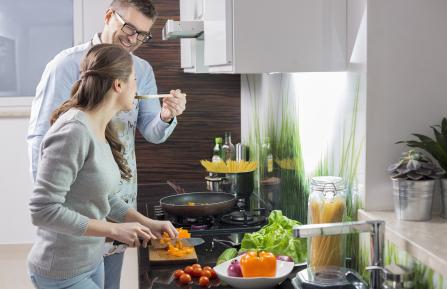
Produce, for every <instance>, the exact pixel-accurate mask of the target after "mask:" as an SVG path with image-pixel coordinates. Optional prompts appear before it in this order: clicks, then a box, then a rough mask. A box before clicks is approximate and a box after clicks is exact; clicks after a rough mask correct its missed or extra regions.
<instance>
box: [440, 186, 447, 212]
mask: <svg viewBox="0 0 447 289" xmlns="http://www.w3.org/2000/svg"><path fill="white" fill-rule="evenodd" d="M441 208H442V211H441V217H443V218H446V219H447V179H441Z"/></svg>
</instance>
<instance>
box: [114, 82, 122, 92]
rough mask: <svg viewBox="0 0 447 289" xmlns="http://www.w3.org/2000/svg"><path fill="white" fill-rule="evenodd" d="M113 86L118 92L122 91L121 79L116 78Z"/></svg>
mask: <svg viewBox="0 0 447 289" xmlns="http://www.w3.org/2000/svg"><path fill="white" fill-rule="evenodd" d="M112 88H113V90H114V91H115V92H116V93H120V92H121V88H122V84H121V80H119V79H115V80H114V81H113V83H112Z"/></svg>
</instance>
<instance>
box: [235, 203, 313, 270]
mask: <svg viewBox="0 0 447 289" xmlns="http://www.w3.org/2000/svg"><path fill="white" fill-rule="evenodd" d="M295 225H301V223H300V222H298V221H295V220H291V219H289V218H287V217H286V216H283V214H282V212H281V211H278V210H275V211H272V212H271V213H270V216H269V218H268V224H267V225H265V226H264V227H262V228H261V229H260V230H259V231H257V232H254V233H247V234H245V235H244V238H243V239H242V242H241V249H240V252H246V251H250V250H257V251H258V250H259V251H260V250H263V251H268V252H271V253H273V254H275V255H277V256H279V255H285V256H289V257H292V258H293V261H295V263H301V262H304V261H305V260H306V250H307V248H306V239H301V238H294V237H293V233H292V229H293V226H295Z"/></svg>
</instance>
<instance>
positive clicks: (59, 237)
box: [28, 108, 130, 279]
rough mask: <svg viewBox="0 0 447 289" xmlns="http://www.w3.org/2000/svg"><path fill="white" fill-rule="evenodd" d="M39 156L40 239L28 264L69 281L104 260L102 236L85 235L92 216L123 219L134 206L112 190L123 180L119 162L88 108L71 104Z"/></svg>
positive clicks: (35, 201)
mask: <svg viewBox="0 0 447 289" xmlns="http://www.w3.org/2000/svg"><path fill="white" fill-rule="evenodd" d="M40 158H41V159H40V161H39V167H38V170H37V176H36V182H35V184H34V190H33V194H32V197H31V201H30V210H31V219H32V222H33V224H34V225H35V226H37V238H36V241H35V243H34V245H33V247H32V249H31V252H30V254H29V256H28V268H29V270H30V271H31V272H33V273H36V274H38V275H41V276H44V277H48V278H53V279H67V278H71V277H74V276H76V275H79V274H82V273H84V272H87V271H90V270H92V269H94V268H95V267H96V266H97V265H98V264H99V263H100V262H101V261H102V258H103V248H104V238H102V237H86V236H83V234H84V233H85V231H86V229H87V224H88V220H89V219H96V220H104V219H105V218H106V217H108V218H110V219H112V220H115V221H117V222H122V221H123V219H124V217H125V215H126V214H127V211H128V210H129V208H130V206H128V205H127V204H126V203H124V201H122V200H121V199H120V198H119V197H117V196H115V194H114V193H115V192H117V190H118V188H119V187H118V185H119V182H120V180H121V176H120V172H119V169H118V165H117V164H116V162H115V160H114V158H113V155H112V151H111V149H110V146H109V144H108V143H106V142H104V141H101V140H99V139H98V138H96V137H95V136H94V134H93V132H92V129H91V127H90V125H89V121H88V119H87V116H86V114H85V113H84V112H82V111H80V110H78V109H74V108H72V109H70V110H69V111H67V112H66V113H64V114H63V115H62V116H61V117H60V118H59V119H58V120H57V121H56V122H55V123H54V124H53V125H52V126H51V128H50V130H49V131H48V132H47V134H46V135H45V137H44V139H43V140H42V146H41V155H40Z"/></svg>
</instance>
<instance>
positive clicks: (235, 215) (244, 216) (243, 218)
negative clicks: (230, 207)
mask: <svg viewBox="0 0 447 289" xmlns="http://www.w3.org/2000/svg"><path fill="white" fill-rule="evenodd" d="M229 215H230V220H231V221H234V222H251V221H253V216H252V215H251V214H249V213H247V212H246V211H239V212H237V211H236V212H231V213H230V214H229Z"/></svg>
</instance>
